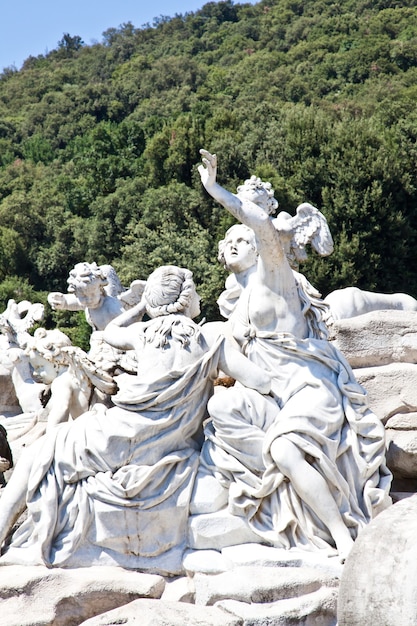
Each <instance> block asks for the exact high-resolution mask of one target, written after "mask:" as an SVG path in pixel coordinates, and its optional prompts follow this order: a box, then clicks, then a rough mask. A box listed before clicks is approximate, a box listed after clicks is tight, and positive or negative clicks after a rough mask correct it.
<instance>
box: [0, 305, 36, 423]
mask: <svg viewBox="0 0 417 626" xmlns="http://www.w3.org/2000/svg"><path fill="white" fill-rule="evenodd" d="M43 315H44V306H43V304H41V303H39V302H37V303H35V304H32V303H31V302H29V301H27V300H23V301H21V302H19V303H17V302H16V301H15V300H13V299H10V300H9V301H8V303H7V308H6V310H5V311H4V312H3V313H2V314H1V315H0V333H1V339H2V344H1V357H0V358H1V362H2V364H3V365H4V366H5V367H6V369H7V370H8V371H9V372H10V376H11V379H12V382H13V386H14V390H15V393H16V397H17V400H18V402H19V405H20V408H21V409H22V411H23V412H24V413H31V412H34V411H37V410H39V409H41V406H42V405H41V402H40V395H41V393H42V392H43V391H44V385H40V384H38V383H35V382H34V380H33V378H32V372H31V368H30V365H29V362H28V357H27V355H26V354H25V348H26V346H27V343H28V341H29V340H30V339H31V335H30V334H29V332H28V330H29V329H30V328H32V327H33V326H34V324H36V323H38V322H40V320H41V319H42V318H43Z"/></svg>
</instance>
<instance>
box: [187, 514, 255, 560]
mask: <svg viewBox="0 0 417 626" xmlns="http://www.w3.org/2000/svg"><path fill="white" fill-rule="evenodd" d="M188 532H189V546H190V548H194V549H197V550H210V549H213V550H221V549H222V548H224V547H225V546H232V545H236V544H241V543H254V542H259V543H261V541H262V539H261V538H260V537H259V536H258V535H256V534H255V533H254V532H253V531H252V530H251V529H250V528H249V526H248V524H247V522H246V520H245V519H244V518H243V517H238V516H236V515H230V513H228V512H227V509H223V510H222V511H219V512H217V513H206V514H202V515H192V516H191V517H190V519H189V531H188Z"/></svg>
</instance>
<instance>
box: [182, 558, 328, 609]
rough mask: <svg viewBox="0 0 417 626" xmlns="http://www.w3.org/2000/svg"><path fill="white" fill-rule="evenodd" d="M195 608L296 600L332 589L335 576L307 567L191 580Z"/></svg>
mask: <svg viewBox="0 0 417 626" xmlns="http://www.w3.org/2000/svg"><path fill="white" fill-rule="evenodd" d="M194 584H195V594H196V596H195V597H196V604H206V605H213V604H215V603H217V602H219V601H220V600H227V599H230V598H233V599H234V600H237V601H239V602H247V603H258V604H259V603H261V604H262V603H271V602H276V601H277V600H284V599H286V598H299V597H301V596H305V595H308V594H311V593H313V592H314V591H317V590H318V589H320V588H321V587H323V586H324V587H329V588H336V589H337V587H338V584H339V579H338V577H337V576H331V575H327V576H325V575H323V574H322V575H321V576H318V574H317V571H316V570H314V569H313V568H308V567H238V568H235V569H232V570H230V571H228V572H224V573H222V574H217V575H215V576H207V575H206V574H196V575H195V576H194Z"/></svg>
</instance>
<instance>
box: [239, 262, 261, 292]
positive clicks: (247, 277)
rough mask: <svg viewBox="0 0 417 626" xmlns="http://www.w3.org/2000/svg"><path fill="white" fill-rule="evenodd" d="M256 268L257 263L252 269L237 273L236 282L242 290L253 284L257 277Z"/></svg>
mask: <svg viewBox="0 0 417 626" xmlns="http://www.w3.org/2000/svg"><path fill="white" fill-rule="evenodd" d="M256 267H257V266H256V263H255V265H252V267H249V268H248V269H247V270H243V272H237V273H236V274H235V277H236V281H237V282H238V283H239V285H240V286H241V287H242V289H244V288H245V287H247V286H248V285H250V284H251V282H253V280H254V277H255V275H256Z"/></svg>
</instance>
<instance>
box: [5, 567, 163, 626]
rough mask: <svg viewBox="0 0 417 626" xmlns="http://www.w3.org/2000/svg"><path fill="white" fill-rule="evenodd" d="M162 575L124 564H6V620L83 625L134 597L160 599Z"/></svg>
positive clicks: (19, 624)
mask: <svg viewBox="0 0 417 626" xmlns="http://www.w3.org/2000/svg"><path fill="white" fill-rule="evenodd" d="M164 587H165V581H164V579H163V578H162V577H161V576H156V575H151V574H140V573H137V572H131V571H126V570H124V569H122V568H119V567H103V566H98V567H88V568H84V569H74V570H72V569H68V570H66V569H48V568H46V567H42V566H24V567H21V566H18V565H8V566H3V567H0V602H1V623H2V624H5V625H6V624H7V626H34V625H35V624H36V626H51V625H52V624H53V626H78V624H80V623H81V622H83V621H84V620H86V619H88V618H90V617H93V616H95V615H99V614H100V613H103V612H104V611H107V610H110V609H113V608H116V607H119V606H121V605H124V604H127V603H128V602H131V601H132V600H134V599H137V598H141V597H146V598H160V597H161V596H162V593H163V591H164Z"/></svg>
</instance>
